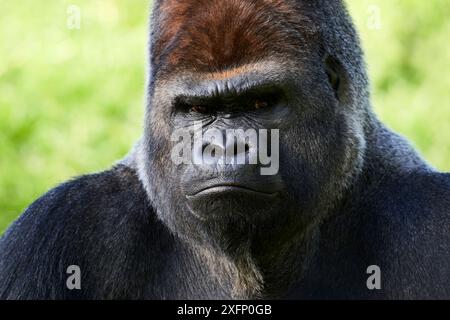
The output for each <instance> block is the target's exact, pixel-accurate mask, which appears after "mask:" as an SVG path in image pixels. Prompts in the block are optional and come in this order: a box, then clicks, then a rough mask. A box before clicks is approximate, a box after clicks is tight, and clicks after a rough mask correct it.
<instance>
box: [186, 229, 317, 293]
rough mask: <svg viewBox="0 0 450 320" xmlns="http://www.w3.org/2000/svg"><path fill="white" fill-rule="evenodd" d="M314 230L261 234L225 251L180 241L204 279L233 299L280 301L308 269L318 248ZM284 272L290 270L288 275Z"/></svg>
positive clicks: (291, 230) (220, 247)
mask: <svg viewBox="0 0 450 320" xmlns="http://www.w3.org/2000/svg"><path fill="white" fill-rule="evenodd" d="M317 230H318V229H317V228H315V227H310V228H308V229H307V230H305V229H304V228H303V229H301V228H291V229H290V231H287V230H284V232H280V233H273V234H270V235H269V234H267V233H265V234H261V235H254V237H250V238H249V239H248V241H241V242H240V245H232V246H229V247H227V248H225V249H224V247H223V246H220V245H217V244H215V245H212V244H208V243H197V242H194V241H192V240H191V239H189V238H186V237H183V238H184V239H183V242H184V243H185V244H187V245H188V247H190V250H191V251H192V253H193V255H191V257H192V256H193V257H194V259H193V260H191V261H187V263H190V264H193V267H194V270H198V268H197V267H195V265H197V266H206V267H207V270H208V271H207V275H208V276H209V277H211V278H212V279H213V281H214V282H217V283H219V284H220V285H221V286H223V287H224V288H226V290H227V292H226V293H225V294H226V295H228V296H229V297H231V298H233V299H255V298H263V299H270V298H280V297H282V296H284V295H285V294H286V293H287V292H288V290H289V286H290V285H293V284H295V283H296V282H298V281H299V280H300V278H301V276H302V274H303V273H304V271H305V270H306V269H307V268H308V266H309V263H310V261H311V257H312V256H313V255H314V253H315V248H316V247H317V245H316V243H317V239H318V232H317ZM287 270H290V271H289V272H287Z"/></svg>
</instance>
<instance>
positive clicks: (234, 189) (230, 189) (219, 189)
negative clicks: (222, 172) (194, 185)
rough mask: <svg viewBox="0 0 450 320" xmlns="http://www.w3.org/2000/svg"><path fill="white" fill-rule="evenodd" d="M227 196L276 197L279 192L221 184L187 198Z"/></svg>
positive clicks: (201, 190)
mask: <svg viewBox="0 0 450 320" xmlns="http://www.w3.org/2000/svg"><path fill="white" fill-rule="evenodd" d="M219 193H222V194H225V193H241V194H249V195H260V196H267V197H275V196H277V195H278V193H279V191H276V190H273V191H270V190H262V189H256V188H254V187H251V186H247V185H241V184H235V183H221V184H213V185H208V186H204V187H202V188H200V189H199V190H198V191H196V192H195V193H193V194H188V195H187V197H188V198H190V197H195V196H203V195H210V194H211V195H212V194H219Z"/></svg>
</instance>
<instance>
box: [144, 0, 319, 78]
mask: <svg viewBox="0 0 450 320" xmlns="http://www.w3.org/2000/svg"><path fill="white" fill-rule="evenodd" d="M153 30H155V31H154V32H153V42H152V54H151V56H152V62H153V65H154V66H156V67H157V69H164V71H165V72H170V71H173V70H175V69H176V70H178V71H179V70H180V69H190V70H196V71H202V72H216V71H219V70H224V69H227V68H230V67H237V66H239V65H242V64H246V63H251V62H255V61H259V60H261V59H263V58H264V57H274V56H276V55H277V54H278V55H279V54H280V52H281V48H282V51H283V52H282V54H283V57H284V58H285V57H286V54H288V53H292V54H296V53H297V52H298V51H299V50H301V49H302V48H303V49H304V48H305V47H307V46H311V44H313V43H314V41H311V37H312V36H314V35H315V34H316V31H317V30H318V27H317V25H315V23H314V22H313V20H311V19H309V18H308V17H307V16H306V15H304V14H302V10H301V8H300V7H299V3H298V2H297V1H288V0H246V1H242V0H239V1H237V0H165V1H159V2H157V4H156V6H155V9H154V13H153ZM159 71H161V70H159Z"/></svg>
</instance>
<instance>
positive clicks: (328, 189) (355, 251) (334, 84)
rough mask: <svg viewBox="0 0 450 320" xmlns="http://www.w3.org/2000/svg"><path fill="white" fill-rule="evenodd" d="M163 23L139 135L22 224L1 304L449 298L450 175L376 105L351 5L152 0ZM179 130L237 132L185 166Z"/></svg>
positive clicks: (152, 46) (10, 234)
mask: <svg viewBox="0 0 450 320" xmlns="http://www.w3.org/2000/svg"><path fill="white" fill-rule="evenodd" d="M150 30H151V33H150V43H149V51H150V54H149V59H150V61H149V74H148V83H147V97H148V98H147V105H146V115H145V122H144V123H145V124H144V130H143V135H142V138H141V139H140V140H139V141H138V142H137V143H136V144H135V147H134V148H133V149H132V150H131V151H130V153H129V155H128V156H127V157H126V158H125V159H123V160H122V161H120V162H118V163H117V164H115V165H114V166H112V167H111V168H110V169H109V170H106V171H104V172H100V173H95V174H91V175H85V176H82V177H79V178H76V179H73V180H71V181H68V182H65V183H63V184H61V185H59V186H58V187H56V188H54V189H53V190H51V191H49V192H48V193H47V194H45V195H44V196H42V197H41V198H39V199H38V200H36V201H35V202H34V203H33V204H31V206H30V207H28V208H27V209H26V211H25V212H24V213H23V214H22V215H21V217H20V218H19V219H18V220H17V221H16V222H14V223H13V224H12V225H11V226H10V228H9V229H8V230H7V231H6V233H5V234H4V235H3V237H2V238H1V242H0V298H2V299H423V298H425V299H432V298H433V299H434V298H437V299H448V298H450V175H449V174H445V173H439V172H437V171H436V170H434V169H433V168H432V167H430V166H429V165H428V164H427V163H426V162H425V161H424V160H422V158H421V157H420V156H419V155H418V154H417V153H416V152H415V150H414V149H413V148H412V147H411V146H410V144H409V143H408V142H407V141H406V140H405V139H404V138H402V137H400V136H398V135H397V134H395V133H393V132H391V131H390V130H389V129H387V128H386V127H385V126H384V125H383V124H382V123H380V121H379V120H378V119H377V118H376V116H375V115H374V113H373V112H372V110H371V105H370V97H369V92H368V80H367V75H366V70H365V64H364V59H363V54H362V51H361V49H360V45H359V39H358V36H357V34H356V32H355V29H354V27H353V24H352V21H351V19H350V18H349V15H348V13H347V11H346V8H345V5H344V4H343V2H342V1H341V0H314V1H307V0H156V1H154V5H153V11H152V17H151V26H150ZM193 123H200V124H201V126H200V129H199V128H197V129H196V130H192V124H193ZM240 128H242V129H254V130H255V132H263V133H264V132H266V138H268V139H269V138H270V140H271V143H270V146H269V147H268V148H267V150H266V151H267V154H270V155H271V157H272V158H275V156H277V157H278V168H277V169H278V170H277V171H276V173H275V174H263V171H262V170H261V169H264V168H266V169H267V166H266V164H265V163H263V161H262V160H261V159H260V160H258V161H257V163H244V164H243V163H239V162H238V161H235V160H237V159H238V158H239V157H240V158H241V159H242V158H243V159H250V158H252V159H253V158H255V155H257V153H258V152H259V151H260V148H262V147H261V146H260V145H262V143H260V142H258V143H257V144H256V145H255V142H254V139H253V140H252V139H249V137H244V138H242V137H240V138H239V137H237V136H236V137H234V138H233V137H228V135H225V132H227V130H230V129H240ZM177 130H184V132H188V133H189V136H191V135H192V136H193V135H196V134H198V133H199V130H200V133H202V132H206V131H207V130H208V131H209V130H214V132H216V133H217V132H219V135H223V136H224V137H225V138H224V139H219V138H217V139H216V138H214V139H210V140H207V139H206V138H205V141H203V140H202V142H201V143H200V144H198V142H197V147H192V152H191V154H190V160H191V161H183V162H176V161H174V159H173V150H175V149H177V146H179V145H180V144H181V146H183V148H184V147H189V146H192V141H191V142H187V141H184V142H183V141H182V142H180V141H179V140H177V139H174V138H173V134H174V132H176V131H177ZM264 130H266V131H264ZM277 132H278V133H279V134H278V137H276V133H277ZM215 137H217V135H216V136H215ZM258 138H259V139H260V140H261V141H263V140H264V139H263V135H261V134H260V136H259V137H258ZM276 138H278V140H277V139H276ZM194 140H195V139H194ZM274 141H275V142H276V143H275V144H274V143H272V142H274ZM194 144H195V141H194ZM199 145H200V147H199ZM209 147H212V148H210V149H212V150H213V152H211V155H213V156H214V157H212V161H197V162H193V161H192V159H193V158H195V157H197V156H198V153H200V155H201V153H202V152H203V154H205V152H206V150H207V149H208V148H209ZM231 149H232V150H234V151H236V152H231V156H230V157H228V158H230V159H231V160H232V161H227V162H225V163H224V162H223V161H220V160H221V159H222V160H223V156H217V155H216V153H218V154H222V153H223V152H224V151H225V150H231ZM210 151H211V150H210ZM187 158H188V160H189V157H187ZM230 159H228V160H230ZM71 270H78V273H72V271H71ZM371 270H374V272H372V271H371ZM74 276H77V277H78V278H76V277H75V278H74ZM74 279H75V280H74ZM72 281H73V283H75V284H76V285H75V286H71V285H70V284H73V283H72Z"/></svg>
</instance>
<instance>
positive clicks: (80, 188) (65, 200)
mask: <svg viewBox="0 0 450 320" xmlns="http://www.w3.org/2000/svg"><path fill="white" fill-rule="evenodd" d="M163 234H164V236H163ZM165 235H166V233H165V229H164V228H163V227H162V226H161V225H160V223H159V222H158V220H157V219H156V216H155V214H154V212H153V210H152V209H151V207H150V205H149V202H148V200H147V196H146V193H145V191H144V189H143V187H142V185H141V183H140V181H139V179H138V177H137V175H136V174H135V172H134V170H132V169H130V168H128V167H126V166H123V165H119V166H116V167H114V168H112V169H111V170H108V171H105V172H101V173H97V174H92V175H86V176H82V177H80V178H77V179H75V180H72V181H69V182H66V183H63V184H61V185H60V186H58V187H56V188H55V189H53V190H51V191H49V192H48V193H47V194H45V195H44V196H43V197H41V198H40V199H38V200H37V201H35V202H34V203H33V204H32V205H31V206H30V207H29V208H28V209H27V210H26V211H25V212H24V213H23V214H22V216H21V217H20V218H19V219H18V220H17V221H16V222H15V223H14V224H13V225H12V226H11V227H10V228H9V230H8V231H7V232H6V234H5V235H4V236H3V237H2V238H1V240H0V267H1V268H0V298H13V299H15V298H23V299H33V298H39V299H40V298H72V297H74V298H89V297H90V298H108V295H111V296H114V297H124V298H127V297H130V295H131V294H132V295H133V296H137V295H139V293H140V292H139V290H137V286H135V287H134V288H133V285H134V284H133V283H128V284H127V286H122V284H123V283H124V282H126V281H127V280H130V281H131V282H132V279H129V276H128V275H129V274H130V272H131V271H132V273H133V274H134V277H135V278H134V279H139V276H142V278H144V279H145V276H148V271H149V270H147V269H148V267H146V266H144V264H145V263H147V262H148V261H147V259H146V258H142V259H141V260H139V259H127V256H128V254H129V253H130V252H131V253H132V254H133V255H134V256H138V257H146V256H147V257H149V258H150V259H151V258H153V259H154V255H153V252H152V250H155V248H154V247H155V244H154V241H153V239H158V248H159V247H161V246H164V241H163V239H167V237H166V236H165ZM168 241H169V240H168ZM169 242H170V241H169ZM138 261H139V262H140V263H138ZM71 265H76V266H79V267H80V270H81V271H82V275H83V284H88V286H89V285H93V287H92V288H86V286H85V287H84V288H83V289H86V290H82V291H79V292H77V291H78V290H73V291H69V290H67V288H66V279H67V277H68V274H67V272H66V271H67V268H68V267H69V266H71ZM149 265H153V266H154V265H155V263H153V264H148V266H149ZM105 266H108V267H107V268H106V267H105ZM105 273H106V274H105ZM144 273H145V275H144ZM142 278H141V280H142ZM117 279H120V280H117ZM94 284H95V286H94ZM128 285H129V288H133V290H134V291H133V292H132V293H129V292H128V291H127V290H128V289H127V288H128ZM82 292H83V293H85V292H88V293H89V296H88V297H87V296H85V295H83V294H82Z"/></svg>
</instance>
